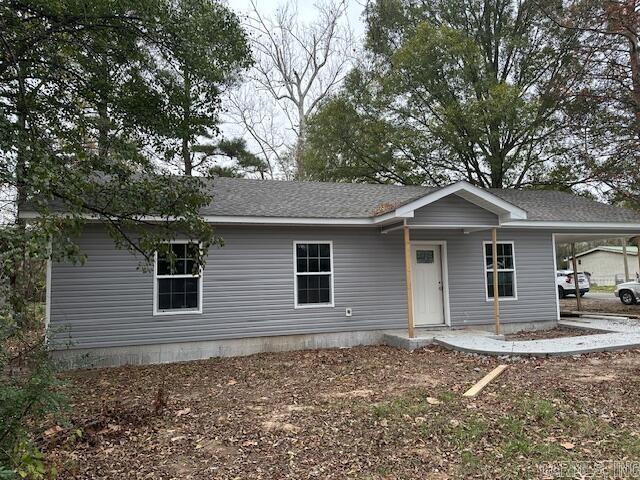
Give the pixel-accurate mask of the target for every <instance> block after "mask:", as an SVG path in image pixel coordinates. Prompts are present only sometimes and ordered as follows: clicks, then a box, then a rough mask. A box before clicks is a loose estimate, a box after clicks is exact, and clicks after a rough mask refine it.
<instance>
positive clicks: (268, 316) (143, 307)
mask: <svg viewBox="0 0 640 480" xmlns="http://www.w3.org/2000/svg"><path fill="white" fill-rule="evenodd" d="M217 232H218V234H220V235H221V236H222V237H223V238H224V243H225V245H224V247H222V248H214V249H212V250H211V251H210V252H209V257H208V260H207V265H206V267H205V270H204V275H203V277H204V283H203V306H202V310H203V313H202V314H180V315H159V316H153V273H152V272H150V273H143V272H141V271H139V270H137V269H136V267H137V265H138V259H137V258H136V257H134V256H132V255H131V254H130V253H128V252H124V251H120V250H116V249H115V248H114V247H113V245H112V242H111V240H110V239H109V238H108V237H107V236H106V235H105V234H104V232H103V231H102V229H101V228H99V227H91V228H89V229H88V230H87V231H86V233H85V234H84V235H83V236H82V238H81V239H80V246H81V248H82V249H83V250H84V251H85V252H86V253H87V258H88V259H87V262H86V263H85V264H84V265H81V266H80V265H78V266H73V265H62V264H54V265H53V268H52V305H51V327H52V329H53V331H54V332H55V331H57V332H58V334H57V336H56V340H57V341H58V342H62V343H68V341H69V340H70V341H71V344H70V347H71V348H83V347H98V346H121V345H143V344H153V343H171V342H186V341H202V340H217V339H227V338H242V337H256V336H272V335H291V334H304V333H321V332H339V331H355V330H375V329H384V328H389V327H401V326H403V325H405V324H406V297H405V293H404V292H405V279H404V256H403V255H404V254H403V250H402V240H401V238H399V237H390V236H385V235H381V234H380V233H379V232H378V231H377V229H373V228H371V229H362V228H350V229H349V228H341V229H340V228H323V229H309V228H301V229H296V228H286V227H285V228H282V227H281V228H269V227H253V228H250V227H219V228H218V229H217ZM295 240H297V241H300V240H302V241H304V240H310V241H314V240H331V241H332V242H333V255H334V257H333V269H334V296H335V298H334V300H335V307H333V308H331V307H309V308H298V309H296V308H294V278H293V276H294V269H293V268H294V264H293V242H294V241H295ZM346 307H351V308H352V309H353V314H352V316H351V317H346V316H345V309H346Z"/></svg>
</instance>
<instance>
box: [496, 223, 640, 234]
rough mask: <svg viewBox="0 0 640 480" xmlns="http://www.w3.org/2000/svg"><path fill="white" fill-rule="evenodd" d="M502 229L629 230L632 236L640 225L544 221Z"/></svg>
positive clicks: (604, 231)
mask: <svg viewBox="0 0 640 480" xmlns="http://www.w3.org/2000/svg"><path fill="white" fill-rule="evenodd" d="M500 227H501V228H544V229H554V230H574V231H575V230H578V231H579V230H585V231H589V232H592V231H594V230H600V231H602V233H618V232H617V231H619V230H628V231H630V232H631V233H632V234H633V233H637V232H640V223H613V222H544V221H540V222H538V221H531V220H526V221H522V220H520V221H512V222H505V223H503V224H501V225H500Z"/></svg>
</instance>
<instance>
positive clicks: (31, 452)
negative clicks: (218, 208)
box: [0, 0, 250, 478]
mask: <svg viewBox="0 0 640 480" xmlns="http://www.w3.org/2000/svg"><path fill="white" fill-rule="evenodd" d="M181 34H182V37H181V36H180V35H181ZM249 61H250V59H249V50H248V47H247V45H246V38H245V36H244V33H243V32H242V30H241V29H240V27H239V22H238V19H237V18H236V17H235V16H234V15H233V14H232V13H231V12H230V10H229V9H228V8H226V7H224V6H223V5H221V4H220V3H216V2H213V1H210V0H199V1H197V0H189V1H185V2H174V1H170V0H163V1H156V0H92V1H88V0H87V1H85V0H27V1H18V0H6V1H0V201H2V203H0V223H1V225H0V372H1V373H0V404H1V407H0V465H2V467H1V468H0V476H4V477H6V476H7V475H13V474H14V473H16V472H18V473H20V474H24V475H26V476H31V477H33V478H38V476H42V475H43V468H44V466H43V459H42V458H41V456H40V455H39V453H38V452H37V449H36V448H35V446H34V444H32V443H30V438H31V435H32V434H33V433H36V434H37V433H38V429H39V422H41V421H42V419H43V418H44V416H46V415H49V414H51V413H52V412H56V411H58V409H59V406H60V405H61V402H62V399H61V397H60V396H59V394H58V389H57V387H58V384H57V380H56V377H55V374H54V373H55V372H54V370H53V368H52V366H51V365H50V364H49V363H48V362H47V360H46V346H45V344H44V341H43V338H44V337H43V335H42V334H41V331H40V330H41V327H42V323H41V322H42V317H43V308H42V302H43V300H44V299H43V298H42V295H41V292H42V289H41V287H40V286H39V283H40V280H39V279H38V280H37V281H35V282H34V281H33V278H37V277H36V276H35V272H36V271H38V272H42V266H43V265H45V264H46V261H47V260H49V259H52V260H66V261H76V262H80V261H83V253H82V252H81V251H80V250H79V249H78V247H77V245H76V243H75V242H74V238H76V236H77V235H78V234H79V233H80V232H81V230H82V228H83V227H84V225H85V224H86V222H87V221H93V220H100V221H101V222H102V223H103V224H104V225H105V226H106V227H107V229H108V232H109V233H110V234H111V237H112V239H113V241H114V242H115V243H116V245H117V246H119V247H120V248H123V249H128V250H130V251H132V252H133V253H136V254H138V255H139V258H140V265H141V268H146V267H147V266H148V262H149V261H150V260H151V259H152V258H153V253H154V252H155V251H156V250H159V249H163V248H166V247H165V246H166V243H165V242H166V241H167V240H170V239H172V238H175V237H176V236H177V235H185V236H187V237H188V238H194V239H199V240H201V241H202V244H203V250H202V252H201V253H202V254H204V253H206V251H207V249H208V248H209V247H210V246H211V245H214V244H216V243H219V242H220V241H221V239H219V238H218V237H217V236H216V235H215V232H214V231H213V229H212V228H211V227H210V225H208V224H207V223H206V222H204V221H203V219H202V218H201V217H200V216H199V211H200V209H201V207H202V206H204V205H206V204H208V203H209V202H210V201H211V193H210V190H211V189H210V184H209V181H208V180H207V179H204V178H202V177H180V176H174V175H170V174H168V172H167V171H166V170H165V169H162V168H159V167H158V165H159V162H158V159H159V158H160V157H161V156H162V154H163V153H164V152H165V150H164V147H165V146H166V144H167V143H170V142H172V141H174V140H175V139H182V138H188V139H189V142H195V137H197V136H198V135H200V134H201V132H208V133H211V134H212V133H215V132H217V130H216V124H217V112H218V111H219V103H218V98H219V94H220V91H221V86H222V85H223V84H225V82H227V80H228V79H229V78H228V77H229V75H231V76H233V75H235V74H236V73H238V72H239V70H240V69H241V68H243V66H245V65H247V64H248V63H249ZM170 68H177V69H178V70H177V73H175V75H174V77H173V79H174V81H173V83H171V82H168V79H169V78H171V74H170V73H169V69H170ZM184 72H189V75H188V76H189V78H190V79H191V81H192V84H191V85H192V87H191V90H190V92H191V94H192V95H191V97H190V99H189V100H188V101H190V102H193V104H194V105H195V106H194V107H192V108H191V110H190V112H191V114H190V115H189V116H187V117H185V116H184V115H182V116H180V115H178V113H179V112H184V107H185V102H186V101H187V100H185V99H186V98H187V97H188V95H186V93H187V92H186V91H185V90H184V89H183V94H182V95H181V94H179V89H180V88H183V87H184V83H181V80H180V79H184V77H183V76H182V75H183V74H184ZM193 92H195V93H193ZM217 142H218V145H220V144H221V142H220V141H219V140H218V141H217ZM222 145H223V146H224V144H222ZM241 147H242V145H236V148H235V150H233V151H234V152H235V153H236V154H237V155H240V153H239V152H240V151H241ZM190 148H191V147H190ZM225 148H226V147H225ZM221 150H222V151H224V149H222V147H221ZM231 151H232V149H231V148H226V153H227V154H228V153H229V152H231ZM241 153H242V152H241ZM247 162H248V160H247ZM247 165H249V162H248V163H247ZM26 210H29V211H35V212H37V213H38V215H39V217H38V218H37V219H36V220H35V221H29V222H27V221H26V220H25V219H23V218H20V217H19V216H18V215H19V214H20V212H23V211H26ZM61 213H63V214H61ZM149 217H153V219H154V221H153V222H150V221H149V220H148V218H149ZM203 259H204V255H201V256H200V258H198V261H199V262H203ZM36 266H37V268H36ZM32 276H33V277H32ZM38 292H39V293H38ZM38 332H39V333H38Z"/></svg>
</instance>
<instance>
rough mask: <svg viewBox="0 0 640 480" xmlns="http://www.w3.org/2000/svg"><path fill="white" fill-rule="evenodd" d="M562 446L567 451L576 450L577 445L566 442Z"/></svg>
mask: <svg viewBox="0 0 640 480" xmlns="http://www.w3.org/2000/svg"><path fill="white" fill-rule="evenodd" d="M560 445H562V446H563V447H564V448H565V449H566V450H573V449H574V448H575V445H574V444H573V443H571V442H564V443H561V444H560Z"/></svg>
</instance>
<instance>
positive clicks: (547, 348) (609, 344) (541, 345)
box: [433, 332, 640, 357]
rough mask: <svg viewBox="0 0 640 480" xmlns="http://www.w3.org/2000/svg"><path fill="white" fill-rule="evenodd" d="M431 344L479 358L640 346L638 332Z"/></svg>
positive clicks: (466, 338) (468, 339) (464, 339)
mask: <svg viewBox="0 0 640 480" xmlns="http://www.w3.org/2000/svg"><path fill="white" fill-rule="evenodd" d="M433 343H435V344H438V345H442V346H443V347H446V348H451V349H453V350H459V351H461V352H467V353H478V354H480V355H521V356H530V357H547V356H556V355H557V356H567V355H581V354H584V353H593V352H605V351H613V350H622V349H628V348H639V347H640V333H633V334H631V333H620V332H616V333H603V334H595V335H584V336H579V337H563V338H553V339H546V340H526V341H508V342H507V341H504V340H495V339H492V338H486V337H477V336H471V335H467V336H458V337H452V336H443V337H436V338H434V340H433Z"/></svg>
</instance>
